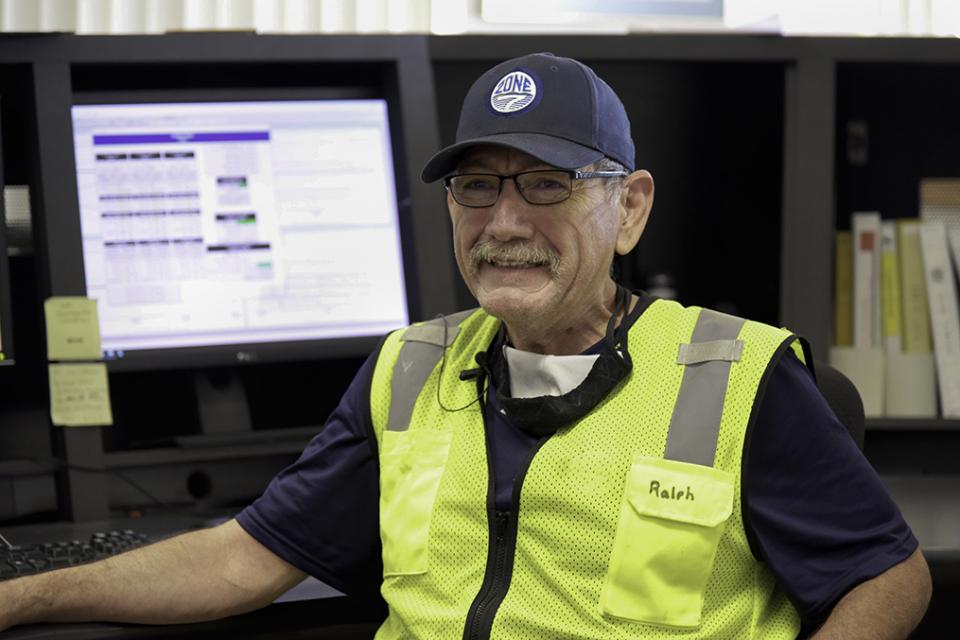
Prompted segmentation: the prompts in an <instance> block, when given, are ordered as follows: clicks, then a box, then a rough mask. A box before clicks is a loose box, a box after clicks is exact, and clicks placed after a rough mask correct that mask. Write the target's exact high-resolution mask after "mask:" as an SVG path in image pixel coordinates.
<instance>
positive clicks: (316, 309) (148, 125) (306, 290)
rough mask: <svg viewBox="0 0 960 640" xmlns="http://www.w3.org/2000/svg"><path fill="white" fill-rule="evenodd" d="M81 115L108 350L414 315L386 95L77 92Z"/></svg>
mask: <svg viewBox="0 0 960 640" xmlns="http://www.w3.org/2000/svg"><path fill="white" fill-rule="evenodd" d="M72 121H73V135H74V150H75V156H76V157H75V160H76V171H77V185H78V198H79V209H80V222H81V235H82V244H83V266H84V276H85V281H86V292H87V296H88V297H91V298H95V299H96V300H97V306H98V311H99V315H100V332H101V342H102V349H103V353H104V357H105V358H106V359H107V360H112V361H114V362H115V363H116V364H122V363H129V364H131V365H133V364H134V363H135V362H138V361H139V362H140V365H139V367H135V368H140V367H143V366H147V365H146V364H144V362H145V361H146V359H147V358H149V362H150V365H151V366H154V365H157V364H161V363H162V362H164V360H165V356H167V355H169V354H174V353H177V354H182V353H183V350H184V349H188V350H189V351H191V352H194V353H195V352H196V351H197V350H200V351H204V350H206V352H207V353H209V354H220V355H221V356H223V355H224V354H228V355H227V358H226V359H223V358H221V361H222V362H229V361H232V362H237V361H240V362H243V361H244V360H250V361H253V360H258V359H261V357H260V356H261V353H262V351H261V350H258V348H257V345H259V346H260V347H262V346H264V345H274V346H277V345H286V346H287V347H288V349H289V348H293V349H296V348H297V346H298V345H304V344H308V343H315V342H316V341H330V340H342V339H349V338H356V337H365V336H366V337H369V336H379V335H382V334H384V333H385V332H387V331H389V330H391V329H394V328H396V327H399V326H402V325H405V324H407V323H408V322H409V321H410V311H409V305H408V292H407V288H406V284H405V282H406V278H405V268H404V264H405V260H404V255H403V251H402V247H401V221H400V217H399V215H398V206H397V202H398V198H397V182H396V178H395V165H394V157H393V156H394V149H393V145H392V142H391V137H390V127H389V118H388V110H387V103H386V101H385V100H383V99H379V98H357V99H289V100H288V99H284V100H259V99H258V100H251V101H222V100H218V101H206V102H197V101H189V102H186V101H185V102H133V101H131V102H127V103H116V102H114V103H110V104H75V105H73V106H72ZM368 346H369V345H368ZM268 351H269V350H268ZM289 356H290V353H289V352H288V354H287V357H289ZM267 357H268V358H269V355H268V356H267ZM167 360H170V361H171V362H174V361H177V362H181V363H182V358H178V359H174V360H171V359H169V358H167ZM215 360H217V359H216V358H213V360H211V361H215Z"/></svg>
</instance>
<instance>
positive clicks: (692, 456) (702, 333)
mask: <svg viewBox="0 0 960 640" xmlns="http://www.w3.org/2000/svg"><path fill="white" fill-rule="evenodd" d="M744 322H746V321H745V320H744V319H743V318H737V317H734V316H730V315H727V314H725V313H719V312H717V311H711V310H709V309H704V310H703V311H701V312H700V317H699V318H698V319H697V326H696V327H694V329H693V336H692V337H691V338H690V343H691V344H689V345H680V347H681V349H680V354H678V358H677V360H678V364H684V363H683V362H682V360H683V359H684V358H683V352H687V355H688V356H689V355H692V356H695V357H691V358H688V359H689V360H691V362H687V363H686V364H685V366H684V371H683V380H682V381H681V383H680V394H679V395H678V396H677V403H676V405H675V406H674V407H673V416H672V417H671V418H670V431H669V433H668V434H667V446H666V451H665V453H664V458H667V459H669V460H678V461H680V462H690V463H693V464H700V465H705V466H708V467H712V466H713V459H714V456H716V453H717V438H718V437H719V435H720V418H721V416H722V415H723V400H724V397H725V396H726V394H727V378H728V377H729V375H730V362H731V360H739V359H740V353H739V351H741V350H742V349H743V343H742V341H739V340H736V337H737V335H739V333H740V327H742V326H743V323H744ZM716 342H719V343H720V346H719V347H718V345H716V344H711V343H716ZM736 342H740V347H737V346H736V345H735V343H736ZM702 344H707V345H710V346H706V347H702V348H701V347H699V345H702ZM683 347H686V349H683ZM710 351H715V352H717V353H716V355H717V356H718V357H717V358H712V359H703V358H704V357H705V356H707V355H708V352H710ZM732 355H736V358H732V357H729V356H732ZM694 362H696V363H695V364H694Z"/></svg>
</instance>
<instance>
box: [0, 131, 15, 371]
mask: <svg viewBox="0 0 960 640" xmlns="http://www.w3.org/2000/svg"><path fill="white" fill-rule="evenodd" d="M2 146H3V139H2V133H0V147H2ZM5 187H6V180H5V179H4V173H3V157H2V154H0V194H2V192H3V190H4V189H5ZM5 200H6V198H5V197H0V356H2V357H0V366H11V365H13V364H14V363H15V362H16V358H15V350H14V343H13V290H12V289H11V286H10V250H9V245H8V244H7V206H6V202H5Z"/></svg>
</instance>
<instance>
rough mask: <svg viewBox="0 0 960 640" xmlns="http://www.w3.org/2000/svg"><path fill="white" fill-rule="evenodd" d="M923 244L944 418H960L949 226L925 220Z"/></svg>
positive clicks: (958, 333)
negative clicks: (948, 240)
mask: <svg viewBox="0 0 960 640" xmlns="http://www.w3.org/2000/svg"><path fill="white" fill-rule="evenodd" d="M920 242H921V247H922V254H923V272H924V276H925V278H926V283H927V300H928V304H929V309H930V328H931V335H932V336H933V353H934V361H935V362H936V368H937V389H938V390H939V392H940V394H939V395H940V413H941V416H942V417H944V418H960V307H958V306H957V288H956V283H955V280H954V275H953V267H952V265H951V261H950V249H949V247H948V242H947V227H946V224H945V223H944V222H943V221H942V220H924V221H923V223H922V225H921V227H920Z"/></svg>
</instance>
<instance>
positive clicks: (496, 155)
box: [447, 146, 619, 330]
mask: <svg viewBox="0 0 960 640" xmlns="http://www.w3.org/2000/svg"><path fill="white" fill-rule="evenodd" d="M551 168H554V167H551V166H549V165H546V164H544V163H543V162H541V161H540V160H537V159H536V158H533V157H531V156H529V155H527V154H524V153H522V152H519V151H514V150H510V149H505V148H502V147H493V146H484V147H478V148H477V149H475V150H473V151H471V152H470V153H469V154H468V155H466V156H465V157H464V159H463V160H462V162H461V163H460V166H459V170H458V173H494V174H500V175H512V174H515V173H518V172H521V171H532V170H537V169H551ZM447 203H448V206H449V208H450V216H451V219H452V221H453V236H454V250H455V253H456V257H457V264H458V265H459V267H460V273H461V274H462V275H463V278H464V280H465V281H466V283H467V286H468V287H469V288H470V291H471V292H472V293H473V295H474V297H476V298H477V300H478V301H479V302H480V304H481V305H482V306H483V308H484V309H486V310H487V312H488V313H490V314H492V315H494V316H496V317H498V318H500V319H502V320H503V321H505V322H506V323H507V324H508V326H516V327H518V328H519V327H520V326H523V327H524V328H526V329H528V330H529V329H531V328H534V327H537V326H551V327H552V326H556V327H557V328H560V327H562V326H563V325H567V326H573V325H576V324H578V320H579V319H580V318H582V317H584V316H585V315H587V314H589V313H590V312H591V311H592V310H593V309H594V308H595V307H597V306H598V305H599V306H602V305H603V304H604V297H605V296H609V295H610V294H611V291H612V290H611V287H610V276H609V269H610V262H611V260H612V259H613V253H614V248H615V245H616V240H617V233H618V217H619V214H618V209H617V206H616V204H615V202H613V201H612V200H611V199H610V198H609V197H608V196H607V194H606V191H605V189H604V182H603V181H602V180H585V181H574V185H573V193H572V194H571V196H570V198H569V199H568V200H566V201H564V202H561V203H558V204H553V205H533V204H530V203H528V202H526V201H525V200H524V199H523V198H522V197H521V196H520V194H519V193H518V192H517V189H516V184H515V183H514V182H513V181H512V180H507V181H505V182H504V184H503V190H502V193H501V195H500V199H499V200H498V201H497V202H496V203H495V204H494V205H492V206H490V207H484V208H479V209H478V208H468V207H464V206H461V205H459V204H458V203H457V202H456V201H454V200H453V198H452V197H451V196H450V195H449V194H448V197H447ZM565 320H569V322H565Z"/></svg>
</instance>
